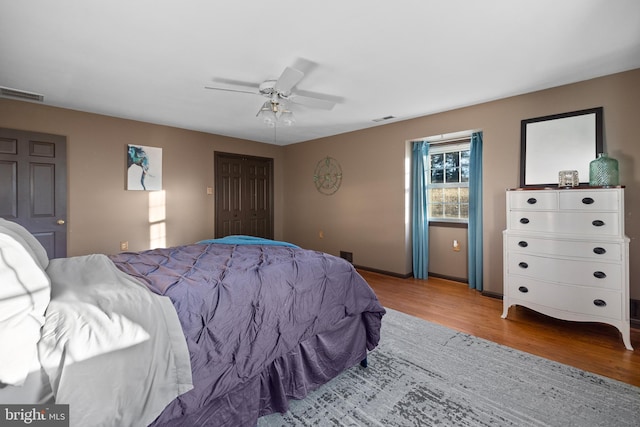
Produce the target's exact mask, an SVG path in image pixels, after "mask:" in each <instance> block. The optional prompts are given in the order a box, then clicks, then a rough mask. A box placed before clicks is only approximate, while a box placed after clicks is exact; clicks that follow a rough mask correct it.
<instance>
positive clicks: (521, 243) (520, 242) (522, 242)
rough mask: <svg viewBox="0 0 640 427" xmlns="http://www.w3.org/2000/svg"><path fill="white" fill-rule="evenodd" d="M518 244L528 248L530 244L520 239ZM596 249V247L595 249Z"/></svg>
mask: <svg viewBox="0 0 640 427" xmlns="http://www.w3.org/2000/svg"><path fill="white" fill-rule="evenodd" d="M518 246H520V247H521V248H526V247H527V246H529V244H528V243H527V242H525V241H524V240H520V241H519V242H518ZM594 251H595V249H594Z"/></svg>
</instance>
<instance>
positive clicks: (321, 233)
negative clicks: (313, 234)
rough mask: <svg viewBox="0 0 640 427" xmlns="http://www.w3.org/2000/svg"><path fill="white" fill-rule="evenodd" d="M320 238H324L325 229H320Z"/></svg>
mask: <svg viewBox="0 0 640 427" xmlns="http://www.w3.org/2000/svg"><path fill="white" fill-rule="evenodd" d="M318 238H320V239H324V231H322V230H320V231H318Z"/></svg>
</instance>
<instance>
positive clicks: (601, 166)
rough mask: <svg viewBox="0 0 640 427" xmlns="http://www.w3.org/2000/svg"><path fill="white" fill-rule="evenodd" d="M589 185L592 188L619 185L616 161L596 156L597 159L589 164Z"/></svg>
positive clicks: (607, 157)
mask: <svg viewBox="0 0 640 427" xmlns="http://www.w3.org/2000/svg"><path fill="white" fill-rule="evenodd" d="M589 185H591V186H593V187H612V186H616V185H619V174H618V161H617V160H616V159H612V158H611V157H609V156H607V153H600V154H598V158H597V159H595V160H592V161H591V163H589Z"/></svg>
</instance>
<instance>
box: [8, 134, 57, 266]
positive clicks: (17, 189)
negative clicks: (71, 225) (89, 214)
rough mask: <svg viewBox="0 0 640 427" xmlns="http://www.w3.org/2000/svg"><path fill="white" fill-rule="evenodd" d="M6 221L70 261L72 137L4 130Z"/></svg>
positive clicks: (53, 256) (54, 254)
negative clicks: (69, 158) (69, 152)
mask: <svg viewBox="0 0 640 427" xmlns="http://www.w3.org/2000/svg"><path fill="white" fill-rule="evenodd" d="M0 216H1V217H2V218H4V219H7V220H10V221H15V222H17V223H18V224H21V225H22V226H24V227H25V228H26V229H27V230H29V231H30V232H31V233H32V234H33V235H34V236H35V237H36V238H37V239H38V240H39V241H40V242H41V243H42V245H43V246H44V247H45V249H46V250H47V254H48V255H49V258H63V257H66V256H67V224H66V221H67V138H66V137H64V136H60V135H51V134H45V133H38V132H29V131H21V130H15V129H6V128H0Z"/></svg>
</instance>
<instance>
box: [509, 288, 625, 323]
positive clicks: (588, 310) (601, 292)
mask: <svg viewBox="0 0 640 427" xmlns="http://www.w3.org/2000/svg"><path fill="white" fill-rule="evenodd" d="M508 282H509V283H508V284H507V285H506V286H508V287H509V289H508V292H509V294H510V298H512V299H514V300H516V303H517V300H521V301H524V302H528V303H532V304H539V305H543V306H546V307H551V308H553V309H556V310H562V311H565V312H569V313H577V314H587V315H590V316H598V317H603V318H609V319H616V320H621V319H622V312H623V310H622V294H621V293H620V292H616V291H613V290H609V289H593V288H579V287H576V286H570V285H558V284H554V283H547V282H543V281H538V280H533V279H529V278H523V277H509V278H508Z"/></svg>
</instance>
